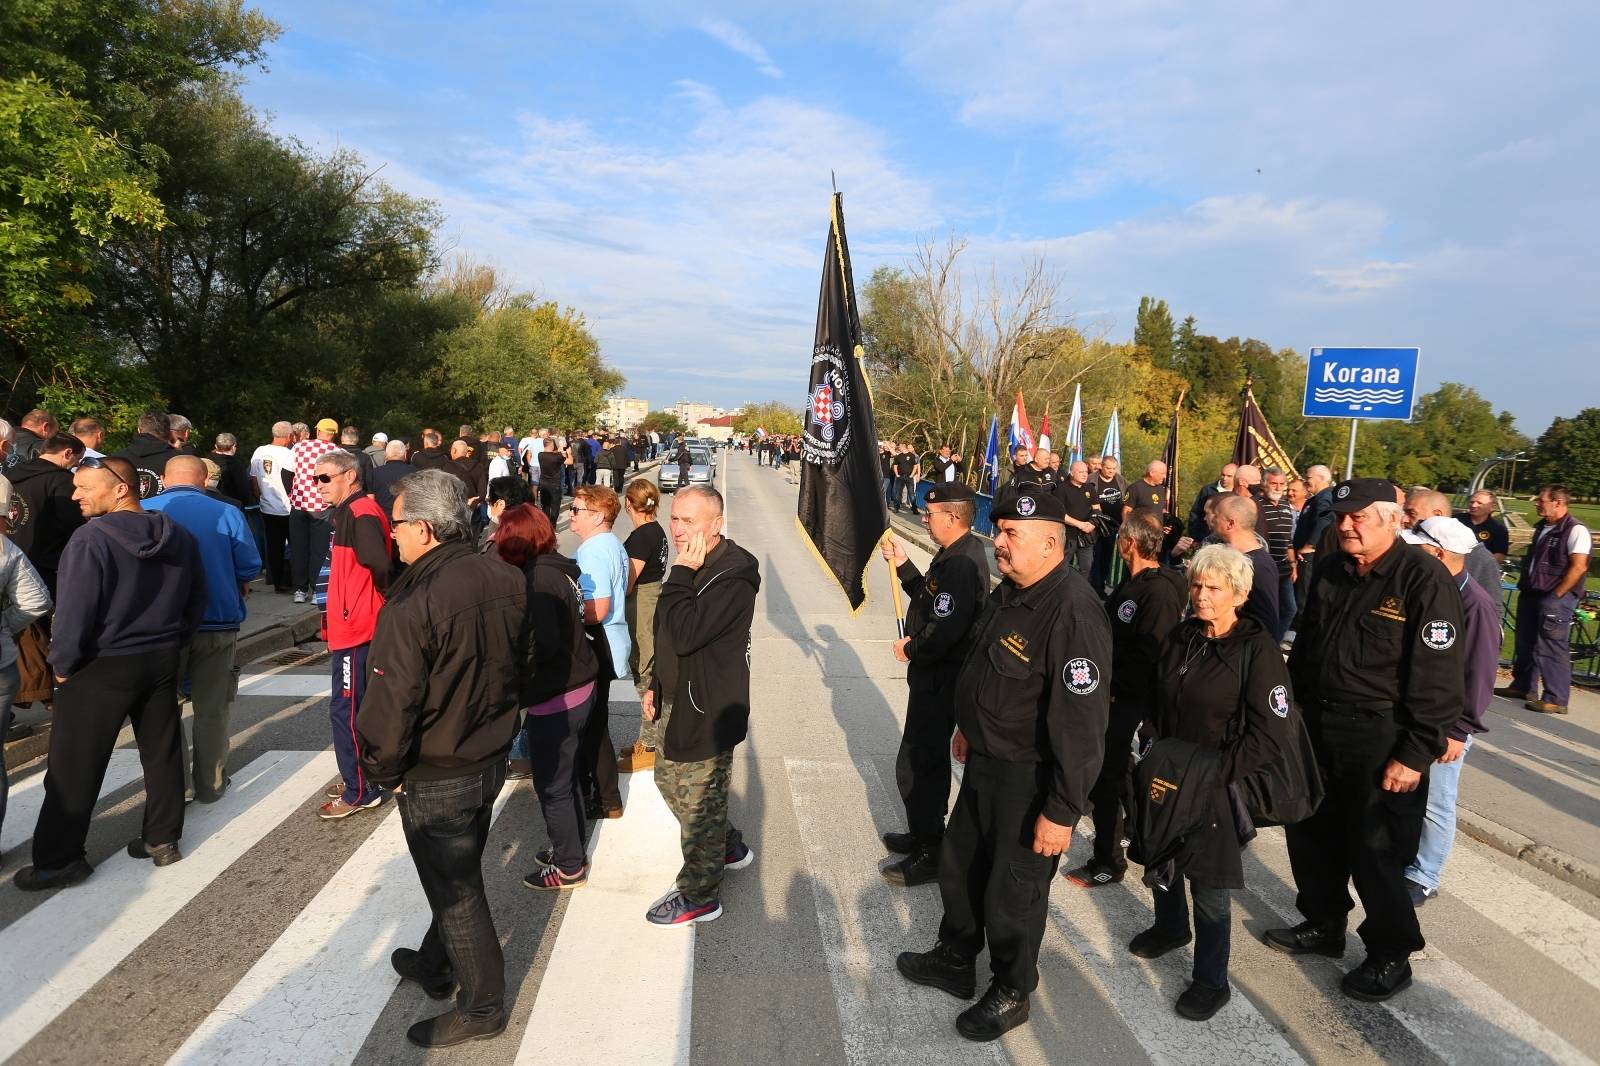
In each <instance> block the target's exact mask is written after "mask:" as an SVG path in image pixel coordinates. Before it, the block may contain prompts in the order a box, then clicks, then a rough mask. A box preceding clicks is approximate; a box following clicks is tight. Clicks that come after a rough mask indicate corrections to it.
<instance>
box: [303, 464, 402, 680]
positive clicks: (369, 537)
mask: <svg viewBox="0 0 1600 1066" xmlns="http://www.w3.org/2000/svg"><path fill="white" fill-rule="evenodd" d="M392 543H393V541H392V540H391V538H390V534H389V516H388V515H386V514H384V513H383V508H382V507H380V506H378V503H377V501H375V500H373V498H372V497H371V496H368V495H367V494H366V493H364V492H358V493H356V494H355V495H354V496H351V497H350V498H349V499H348V500H346V501H344V503H342V504H340V505H339V506H338V507H336V508H334V512H333V538H332V540H331V542H330V545H331V546H330V548H329V551H328V566H327V581H328V587H327V606H326V607H325V608H324V610H323V613H322V639H323V640H326V641H327V642H328V649H329V650H330V651H343V650H344V649H346V648H354V647H356V646H358V645H361V644H367V643H370V642H371V640H372V633H373V631H374V630H375V629H376V628H377V625H378V612H379V611H380V610H381V609H382V608H383V601H384V597H385V594H386V593H387V592H388V589H389V573H390V571H391V570H392V569H393V557H392V555H391V545H392ZM318 591H321V590H318Z"/></svg>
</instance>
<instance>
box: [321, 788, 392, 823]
mask: <svg viewBox="0 0 1600 1066" xmlns="http://www.w3.org/2000/svg"><path fill="white" fill-rule="evenodd" d="M382 803H383V793H382V792H375V793H373V795H372V798H371V799H369V800H368V801H367V802H365V803H346V802H345V801H344V796H343V794H342V793H341V794H340V797H339V798H338V799H334V800H329V801H328V802H327V803H324V804H323V805H322V806H320V807H318V808H317V817H318V818H321V819H323V820H324V821H329V822H331V821H335V820H337V819H340V818H348V817H350V816H351V815H352V814H356V813H358V812H360V811H370V810H371V809H372V808H374V807H377V806H380V805H381V804H382Z"/></svg>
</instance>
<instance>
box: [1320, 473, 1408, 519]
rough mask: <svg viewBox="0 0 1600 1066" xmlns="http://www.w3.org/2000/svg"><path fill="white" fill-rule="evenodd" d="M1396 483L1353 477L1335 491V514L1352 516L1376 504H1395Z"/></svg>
mask: <svg viewBox="0 0 1600 1066" xmlns="http://www.w3.org/2000/svg"><path fill="white" fill-rule="evenodd" d="M1394 502H1395V489H1394V482H1392V481H1389V480H1387V479H1385V478H1381V477H1353V478H1351V479H1350V480H1349V481H1341V482H1339V484H1338V486H1337V487H1336V488H1335V489H1334V490H1333V511H1334V513H1335V514H1351V513H1352V512H1355V511H1361V510H1365V509H1366V508H1367V507H1368V506H1369V505H1371V504H1374V503H1394Z"/></svg>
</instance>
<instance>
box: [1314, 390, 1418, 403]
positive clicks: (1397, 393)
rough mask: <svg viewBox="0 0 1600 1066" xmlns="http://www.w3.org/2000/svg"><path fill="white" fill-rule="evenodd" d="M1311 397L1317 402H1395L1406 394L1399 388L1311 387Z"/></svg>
mask: <svg viewBox="0 0 1600 1066" xmlns="http://www.w3.org/2000/svg"><path fill="white" fill-rule="evenodd" d="M1311 398H1312V399H1314V400H1316V401H1317V402H1318V403H1375V404H1395V403H1401V402H1403V401H1404V400H1405V398H1406V394H1405V392H1404V391H1403V390H1401V389H1312V390H1311Z"/></svg>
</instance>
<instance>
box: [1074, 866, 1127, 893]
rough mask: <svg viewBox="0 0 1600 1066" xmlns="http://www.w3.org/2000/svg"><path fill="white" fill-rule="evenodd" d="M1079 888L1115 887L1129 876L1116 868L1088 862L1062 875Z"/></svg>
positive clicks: (1124, 871)
mask: <svg viewBox="0 0 1600 1066" xmlns="http://www.w3.org/2000/svg"><path fill="white" fill-rule="evenodd" d="M1061 876H1062V877H1065V878H1066V879H1067V880H1068V881H1070V882H1072V883H1073V884H1075V885H1077V886H1078V887H1079V888H1099V887H1100V886H1101V885H1114V884H1116V883H1117V882H1119V881H1121V880H1122V879H1123V878H1124V877H1125V876H1127V871H1126V870H1119V869H1117V868H1116V867H1115V866H1103V865H1101V864H1100V863H1097V862H1086V863H1084V864H1083V865H1082V866H1080V867H1078V868H1077V869H1076V870H1068V871H1067V872H1066V873H1064V874H1062V875H1061Z"/></svg>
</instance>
